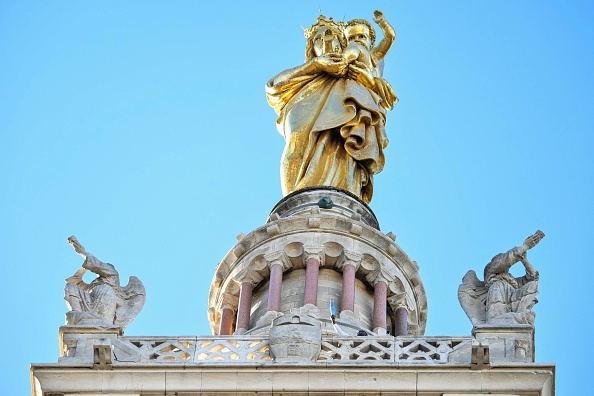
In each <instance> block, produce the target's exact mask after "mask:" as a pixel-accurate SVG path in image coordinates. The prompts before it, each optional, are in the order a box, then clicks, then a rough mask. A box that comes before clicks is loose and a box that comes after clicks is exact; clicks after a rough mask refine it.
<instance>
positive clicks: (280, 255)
mask: <svg viewBox="0 0 594 396" xmlns="http://www.w3.org/2000/svg"><path fill="white" fill-rule="evenodd" d="M264 260H266V263H267V264H268V267H270V268H272V267H273V266H274V265H280V266H281V268H282V269H283V272H284V271H286V270H288V269H289V268H291V267H293V264H292V263H291V260H289V258H288V257H287V255H286V254H285V252H284V251H282V250H278V251H276V252H272V253H268V254H265V255H264Z"/></svg>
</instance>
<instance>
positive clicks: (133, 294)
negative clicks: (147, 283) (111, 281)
mask: <svg viewBox="0 0 594 396" xmlns="http://www.w3.org/2000/svg"><path fill="white" fill-rule="evenodd" d="M117 295H118V308H117V310H116V318H115V324H116V325H117V326H121V327H122V331H123V330H125V329H126V327H128V325H129V324H130V323H131V322H132V321H133V320H134V318H135V317H136V315H138V313H139V312H140V310H141V309H142V307H143V306H144V302H145V301H146V291H145V289H144V285H143V284H142V282H141V281H140V280H139V279H138V278H137V277H135V276H131V277H130V278H129V279H128V285H127V286H126V287H120V288H119V289H118V292H117Z"/></svg>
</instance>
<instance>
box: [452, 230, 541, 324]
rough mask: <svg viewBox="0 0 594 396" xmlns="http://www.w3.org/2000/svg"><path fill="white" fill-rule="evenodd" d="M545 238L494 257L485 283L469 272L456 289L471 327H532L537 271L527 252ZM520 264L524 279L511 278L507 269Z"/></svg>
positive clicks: (531, 239) (534, 238)
mask: <svg viewBox="0 0 594 396" xmlns="http://www.w3.org/2000/svg"><path fill="white" fill-rule="evenodd" d="M543 237H544V233H543V232H542V231H537V232H536V233H535V234H534V235H531V236H529V237H528V238H526V240H525V241H524V243H523V244H522V245H521V246H518V247H515V248H513V249H510V250H508V251H507V252H505V253H500V254H498V255H496V256H495V257H493V259H491V261H490V262H489V264H487V266H486V267H485V281H484V282H483V281H480V280H479V279H478V277H477V276H476V273H475V272H474V271H472V270H471V271H468V272H467V273H466V275H465V276H464V278H463V279H462V284H461V285H460V287H459V288H458V299H459V301H460V305H461V306H462V308H463V309H464V312H466V315H467V316H468V318H469V319H470V321H471V322H472V324H473V325H475V326H477V325H481V324H485V323H489V324H500V325H506V324H529V325H534V318H535V313H534V312H533V311H532V307H533V306H534V305H535V304H536V303H537V302H538V288H539V285H538V279H539V274H538V271H536V270H535V269H534V267H533V266H532V264H531V263H530V262H529V261H528V258H527V252H528V249H531V248H533V247H534V246H536V244H537V243H538V242H540V240H541V239H542V238H543ZM518 262H522V264H523V265H524V268H525V270H526V275H524V276H521V277H518V278H516V277H514V276H512V275H511V274H510V273H509V269H510V268H511V267H512V266H513V265H514V264H516V263H518Z"/></svg>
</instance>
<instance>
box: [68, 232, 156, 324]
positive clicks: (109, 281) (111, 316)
mask: <svg viewBox="0 0 594 396" xmlns="http://www.w3.org/2000/svg"><path fill="white" fill-rule="evenodd" d="M68 242H69V243H70V244H71V245H72V247H73V248H74V251H75V252H76V253H78V254H79V255H81V256H82V257H83V258H84V259H85V261H84V263H83V265H82V268H80V269H79V270H78V271H76V273H75V274H74V275H72V276H71V277H70V278H67V279H66V287H65V288H64V299H65V300H66V305H67V306H68V309H69V310H70V311H69V312H67V313H66V324H67V325H80V326H85V325H91V326H103V327H112V326H116V327H121V328H122V331H123V330H124V329H125V328H126V327H127V326H128V325H129V324H130V323H131V322H132V320H134V318H135V317H136V315H138V313H139V312H140V310H141V309H142V307H143V306H144V302H145V300H146V292H145V289H144V286H143V284H142V282H140V280H138V278H136V277H135V276H131V277H130V279H129V281H128V285H127V286H125V287H122V286H120V276H119V274H118V272H117V271H116V269H115V267H114V266H113V265H111V264H108V263H103V262H101V261H99V259H97V258H96V257H95V256H93V255H92V254H90V253H88V252H87V251H86V250H85V249H84V248H83V247H82V246H81V244H80V243H79V242H78V241H77V240H76V238H75V237H74V236H71V237H70V238H68ZM87 271H91V272H94V273H95V274H97V278H96V279H95V280H93V281H92V282H91V283H85V282H84V281H83V279H82V278H83V275H84V274H85V273H86V272H87Z"/></svg>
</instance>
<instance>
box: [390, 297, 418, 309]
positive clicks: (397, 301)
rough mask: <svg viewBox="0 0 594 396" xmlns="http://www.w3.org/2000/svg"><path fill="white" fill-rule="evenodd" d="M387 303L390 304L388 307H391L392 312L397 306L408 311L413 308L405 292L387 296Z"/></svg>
mask: <svg viewBox="0 0 594 396" xmlns="http://www.w3.org/2000/svg"><path fill="white" fill-rule="evenodd" d="M388 304H390V308H392V311H394V312H396V310H397V309H399V308H404V309H406V310H407V311H408V312H412V311H414V310H415V308H414V304H413V303H412V301H411V300H410V297H409V296H408V294H406V293H398V294H394V295H393V296H390V297H388Z"/></svg>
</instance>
